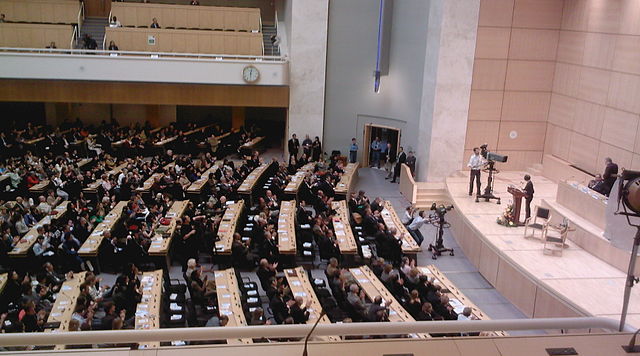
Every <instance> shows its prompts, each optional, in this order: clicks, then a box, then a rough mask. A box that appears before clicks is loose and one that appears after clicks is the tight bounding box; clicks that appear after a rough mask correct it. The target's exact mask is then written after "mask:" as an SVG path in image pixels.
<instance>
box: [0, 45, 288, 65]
mask: <svg viewBox="0 0 640 356" xmlns="http://www.w3.org/2000/svg"><path fill="white" fill-rule="evenodd" d="M3 53H12V54H20V55H29V54H43V55H45V54H46V55H51V54H55V55H60V56H86V55H87V53H91V57H92V58H95V56H96V55H104V56H110V55H111V54H112V53H116V54H118V55H119V56H129V58H139V57H145V58H150V57H153V58H154V59H158V58H163V59H176V60H178V59H188V60H193V59H198V60H214V61H256V60H259V61H262V62H286V61H287V59H286V58H283V57H280V56H250V55H229V54H200V53H174V52H143V51H109V50H105V49H102V50H99V49H96V50H87V49H49V48H16V47H0V56H1V55H2V54H3Z"/></svg>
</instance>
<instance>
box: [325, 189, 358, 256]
mask: <svg viewBox="0 0 640 356" xmlns="http://www.w3.org/2000/svg"><path fill="white" fill-rule="evenodd" d="M331 208H332V209H333V210H335V211H336V214H335V215H334V216H333V230H334V232H335V234H336V239H337V240H338V246H339V247H340V253H341V254H343V255H355V254H356V253H357V252H358V245H357V244H356V239H355V237H354V236H353V230H352V229H351V224H350V223H349V209H348V208H347V202H346V201H345V200H341V201H334V202H332V203H331Z"/></svg>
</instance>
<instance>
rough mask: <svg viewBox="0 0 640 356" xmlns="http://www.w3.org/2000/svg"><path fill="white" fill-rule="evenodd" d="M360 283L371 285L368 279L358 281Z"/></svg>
mask: <svg viewBox="0 0 640 356" xmlns="http://www.w3.org/2000/svg"><path fill="white" fill-rule="evenodd" d="M358 282H360V283H369V280H368V279H358Z"/></svg>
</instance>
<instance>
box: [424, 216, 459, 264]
mask: <svg viewBox="0 0 640 356" xmlns="http://www.w3.org/2000/svg"><path fill="white" fill-rule="evenodd" d="M451 209H453V205H444V204H440V205H438V204H436V203H433V204H431V210H433V211H435V213H433V214H431V223H432V224H433V225H435V226H436V227H437V228H438V230H436V236H435V239H434V241H433V243H431V244H429V251H431V253H432V256H431V258H433V259H434V260H435V259H438V256H441V255H442V253H443V252H449V255H450V256H453V249H452V248H446V247H444V228H445V226H447V227H448V226H449V224H448V223H447V221H446V220H445V219H444V216H445V215H446V214H447V212H448V211H450V210H451Z"/></svg>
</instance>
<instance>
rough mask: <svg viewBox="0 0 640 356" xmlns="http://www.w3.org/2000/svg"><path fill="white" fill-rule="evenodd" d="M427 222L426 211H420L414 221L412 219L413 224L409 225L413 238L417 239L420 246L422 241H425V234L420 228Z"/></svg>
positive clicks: (408, 228)
mask: <svg viewBox="0 0 640 356" xmlns="http://www.w3.org/2000/svg"><path fill="white" fill-rule="evenodd" d="M426 222H427V220H425V218H424V211H420V212H419V213H418V215H417V216H415V217H414V218H413V221H411V224H409V226H407V230H409V234H411V237H413V239H414V240H416V243H417V244H418V246H420V245H421V244H422V241H424V236H422V232H420V228H421V227H422V225H424V223H426Z"/></svg>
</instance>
